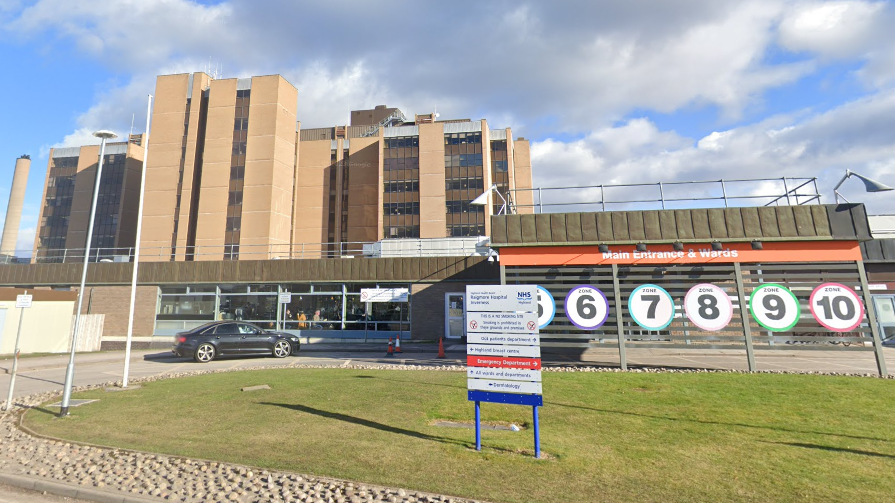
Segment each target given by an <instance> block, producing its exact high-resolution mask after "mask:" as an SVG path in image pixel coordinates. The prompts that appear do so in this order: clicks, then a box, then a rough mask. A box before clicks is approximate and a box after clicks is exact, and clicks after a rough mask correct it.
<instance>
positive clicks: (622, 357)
mask: <svg viewBox="0 0 895 503" xmlns="http://www.w3.org/2000/svg"><path fill="white" fill-rule="evenodd" d="M612 289H613V291H614V292H615V326H616V328H617V329H618V360H619V362H620V363H621V367H622V370H628V357H627V355H626V354H625V327H624V324H623V323H622V294H621V288H619V285H618V264H612Z"/></svg>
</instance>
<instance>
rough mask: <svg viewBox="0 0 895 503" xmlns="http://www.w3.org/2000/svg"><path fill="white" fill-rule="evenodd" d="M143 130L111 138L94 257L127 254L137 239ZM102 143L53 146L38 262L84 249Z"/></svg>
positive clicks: (43, 199)
mask: <svg viewBox="0 0 895 503" xmlns="http://www.w3.org/2000/svg"><path fill="white" fill-rule="evenodd" d="M143 141H144V137H143V135H133V136H131V137H130V138H129V140H128V141H126V142H115V143H107V144H106V148H105V155H104V158H103V172H102V179H101V180H100V187H99V195H98V198H97V204H96V216H95V222H94V229H93V239H92V240H91V241H92V242H91V246H90V247H91V248H92V249H93V250H95V254H91V260H94V261H97V260H104V259H106V260H115V257H124V258H123V259H122V260H125V261H126V259H127V257H128V256H129V255H130V253H131V248H133V246H134V244H135V241H136V227H137V211H138V204H139V199H140V175H141V172H142V166H143V147H142V146H141V145H142V144H143ZM99 149H100V147H99V145H90V146H84V147H70V148H57V149H51V150H50V155H49V161H48V162H47V178H46V183H45V185H44V190H43V196H42V197H41V209H40V217H39V220H38V222H39V224H38V230H37V233H36V235H35V238H34V253H33V260H34V261H35V262H63V261H65V260H66V259H67V258H68V257H67V256H66V255H68V254H74V255H79V254H83V250H84V248H85V245H86V244H87V227H88V224H89V220H90V206H91V202H92V200H93V191H94V187H95V182H96V170H97V167H98V160H99Z"/></svg>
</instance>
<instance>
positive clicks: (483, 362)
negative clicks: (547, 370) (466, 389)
mask: <svg viewBox="0 0 895 503" xmlns="http://www.w3.org/2000/svg"><path fill="white" fill-rule="evenodd" d="M466 365H468V366H470V367H499V368H503V369H529V370H539V369H540V368H541V359H540V358H510V357H506V358H504V357H499V356H474V355H468V356H467V357H466Z"/></svg>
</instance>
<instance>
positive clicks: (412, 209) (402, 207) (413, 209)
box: [382, 201, 420, 215]
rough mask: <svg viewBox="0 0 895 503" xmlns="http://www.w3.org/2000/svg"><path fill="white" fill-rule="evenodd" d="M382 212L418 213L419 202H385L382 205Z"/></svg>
mask: <svg viewBox="0 0 895 503" xmlns="http://www.w3.org/2000/svg"><path fill="white" fill-rule="evenodd" d="M382 212H383V214H385V215H419V214H420V203H419V202H418V201H408V202H402V203H385V204H383V205H382Z"/></svg>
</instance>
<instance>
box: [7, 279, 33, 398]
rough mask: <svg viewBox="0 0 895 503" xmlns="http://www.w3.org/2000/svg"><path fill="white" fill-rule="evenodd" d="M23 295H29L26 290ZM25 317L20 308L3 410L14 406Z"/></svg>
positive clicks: (23, 309)
mask: <svg viewBox="0 0 895 503" xmlns="http://www.w3.org/2000/svg"><path fill="white" fill-rule="evenodd" d="M23 295H28V290H25V293H24V294H23ZM24 319H25V308H24V307H23V308H20V309H19V329H18V330H17V331H16V346H15V349H14V350H13V353H12V355H13V356H12V375H11V376H10V377H9V394H8V395H7V396H6V405H4V406H3V410H4V411H7V410H9V409H11V408H12V391H13V389H14V388H15V385H16V372H18V370H19V338H20V337H21V336H22V320H24Z"/></svg>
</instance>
